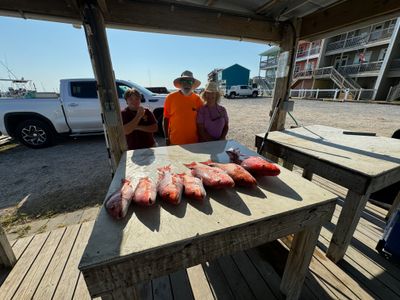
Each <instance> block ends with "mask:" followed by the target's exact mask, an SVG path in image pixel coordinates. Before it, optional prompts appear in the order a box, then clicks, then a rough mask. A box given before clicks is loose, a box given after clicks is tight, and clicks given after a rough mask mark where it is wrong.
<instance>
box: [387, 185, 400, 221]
mask: <svg viewBox="0 0 400 300" xmlns="http://www.w3.org/2000/svg"><path fill="white" fill-rule="evenodd" d="M399 208H400V191H399V193H398V194H397V196H396V198H395V199H394V200H393V203H392V206H391V207H390V209H389V211H388V213H387V215H386V218H385V219H386V220H389V219H390V217H391V216H392V215H393V213H394V212H396V211H397V209H399Z"/></svg>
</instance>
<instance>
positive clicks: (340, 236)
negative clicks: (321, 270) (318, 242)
mask: <svg viewBox="0 0 400 300" xmlns="http://www.w3.org/2000/svg"><path fill="white" fill-rule="evenodd" d="M368 199H369V194H367V195H360V194H357V193H355V192H353V191H351V190H349V191H348V192H347V196H346V199H345V200H344V204H343V207H342V212H341V213H340V216H339V219H338V221H337V224H336V228H335V231H334V232H333V236H332V239H331V243H330V244H329V248H328V252H327V253H326V256H327V257H329V258H330V259H331V260H332V261H333V262H335V263H336V262H338V261H339V260H341V259H342V258H343V256H344V254H345V253H346V250H347V247H348V246H349V244H350V242H351V239H352V237H353V234H354V231H355V230H356V227H357V224H358V221H359V220H360V217H361V213H362V211H363V209H364V207H365V205H366V203H367V200H368Z"/></svg>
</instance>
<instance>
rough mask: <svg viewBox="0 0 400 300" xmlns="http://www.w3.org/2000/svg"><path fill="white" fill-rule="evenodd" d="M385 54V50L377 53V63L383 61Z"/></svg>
mask: <svg viewBox="0 0 400 300" xmlns="http://www.w3.org/2000/svg"><path fill="white" fill-rule="evenodd" d="M386 52H387V48H385V49H381V51H380V52H379V56H378V61H382V60H384V59H385V55H386Z"/></svg>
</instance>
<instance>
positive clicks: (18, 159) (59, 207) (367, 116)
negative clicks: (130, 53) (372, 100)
mask: <svg viewBox="0 0 400 300" xmlns="http://www.w3.org/2000/svg"><path fill="white" fill-rule="evenodd" d="M222 105H224V106H225V107H226V108H227V110H228V114H229V117H230V131H229V135H228V138H230V139H236V140H238V141H239V142H241V143H243V144H245V145H246V146H248V147H253V145H254V135H255V134H256V133H260V132H263V131H264V130H265V129H266V128H267V121H268V119H269V118H268V112H269V110H270V108H271V99H267V98H258V99H232V100H226V99H224V100H223V101H222ZM293 115H294V117H295V118H296V119H297V121H298V122H299V124H300V125H310V124H322V125H330V126H335V127H340V128H345V129H348V130H354V131H370V132H376V133H377V134H378V135H382V136H387V137H389V136H391V135H392V134H393V132H394V131H395V130H396V129H399V128H400V121H399V120H400V106H399V105H397V106H395V105H378V104H360V103H338V102H320V101H307V100H296V104H295V110H294V112H293ZM287 124H288V126H290V125H294V122H293V121H292V120H291V119H290V118H289V117H288V119H287ZM110 181H111V173H110V167H109V162H108V157H107V152H106V147H105V143H104V139H103V137H102V136H97V137H85V138H79V139H63V140H61V141H60V142H59V144H58V145H56V146H54V147H51V148H47V149H41V150H32V149H29V148H26V147H24V146H21V145H13V144H11V145H7V146H3V147H0V182H1V185H0V209H4V208H9V207H14V206H15V205H16V204H17V203H19V202H20V201H21V200H23V199H26V201H25V202H24V204H23V205H22V207H21V208H20V209H19V212H20V214H22V215H23V216H25V217H26V218H29V219H30V218H37V217H43V216H49V215H51V214H54V213H60V212H66V211H73V210H76V209H79V208H83V207H88V206H93V205H95V204H98V203H101V202H102V201H103V198H104V195H105V193H106V190H107V187H108V185H109V183H110Z"/></svg>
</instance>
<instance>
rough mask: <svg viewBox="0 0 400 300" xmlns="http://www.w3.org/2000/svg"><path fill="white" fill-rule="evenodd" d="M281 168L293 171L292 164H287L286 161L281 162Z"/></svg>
mask: <svg viewBox="0 0 400 300" xmlns="http://www.w3.org/2000/svg"><path fill="white" fill-rule="evenodd" d="M283 167H284V168H286V169H288V170H290V171H293V164H292V163H290V162H288V161H287V160H284V161H283Z"/></svg>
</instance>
